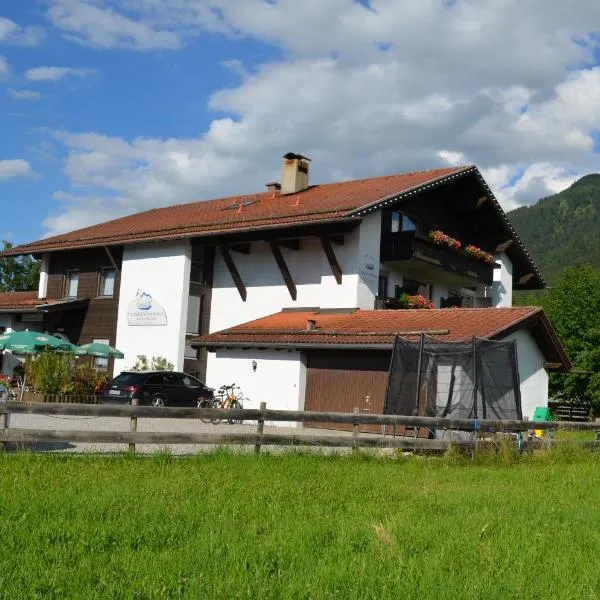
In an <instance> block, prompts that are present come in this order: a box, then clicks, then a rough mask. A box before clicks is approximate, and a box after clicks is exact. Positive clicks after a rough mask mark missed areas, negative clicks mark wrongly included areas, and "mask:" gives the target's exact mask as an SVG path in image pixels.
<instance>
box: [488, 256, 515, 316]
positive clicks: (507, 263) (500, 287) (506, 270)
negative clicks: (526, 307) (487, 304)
mask: <svg viewBox="0 0 600 600" xmlns="http://www.w3.org/2000/svg"><path fill="white" fill-rule="evenodd" d="M494 259H495V261H496V262H497V263H499V264H501V265H502V267H501V268H500V269H494V283H493V284H492V306H493V307H494V308H498V307H509V308H510V307H511V306H512V284H513V278H512V274H513V266H512V262H511V260H510V258H508V255H507V254H506V253H505V252H500V253H498V254H496V256H494Z"/></svg>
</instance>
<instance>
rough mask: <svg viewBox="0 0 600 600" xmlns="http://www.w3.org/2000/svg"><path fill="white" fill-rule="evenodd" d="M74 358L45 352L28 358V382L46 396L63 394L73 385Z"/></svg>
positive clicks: (26, 365)
mask: <svg viewBox="0 0 600 600" xmlns="http://www.w3.org/2000/svg"><path fill="white" fill-rule="evenodd" d="M71 372H72V357H71V356H69V355H67V354H60V353H58V352H52V351H50V350H44V351H43V352H41V353H40V354H38V355H37V356H36V357H35V358H32V357H27V360H26V363H25V373H26V375H27V380H28V381H29V382H31V383H33V385H34V386H35V387H36V388H37V389H38V390H39V391H40V392H42V393H44V394H61V393H65V392H66V391H68V390H69V388H70V386H71V385H72V381H71Z"/></svg>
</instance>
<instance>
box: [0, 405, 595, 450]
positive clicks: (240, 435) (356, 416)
mask: <svg viewBox="0 0 600 600" xmlns="http://www.w3.org/2000/svg"><path fill="white" fill-rule="evenodd" d="M24 414H26V415H44V416H72V417H77V416H79V417H126V418H129V422H130V430H129V431H112V430H104V431H102V430H101V431H96V430H86V431H83V430H82V431H79V430H69V429H25V428H13V427H10V419H9V416H10V415H24ZM139 418H143V419H191V420H194V421H199V420H200V419H203V420H208V419H222V420H223V421H226V420H227V419H234V420H243V421H244V422H247V423H248V422H251V423H252V425H254V427H252V425H248V431H247V432H240V431H228V430H227V426H226V425H221V426H213V427H207V428H206V430H205V431H199V432H142V431H137V424H138V419H139ZM265 422H274V423H277V422H296V423H306V422H313V423H319V422H320V423H349V424H351V425H352V434H351V435H347V434H346V435H344V434H341V433H340V432H338V433H337V434H325V435H323V434H313V433H306V429H299V431H298V432H297V433H288V432H286V431H282V432H273V433H265V432H264V425H265ZM361 425H381V426H383V425H385V426H386V427H389V430H388V431H391V432H393V431H394V429H395V428H406V427H411V428H415V430H418V429H419V428H423V427H425V428H428V429H430V430H431V431H438V432H440V431H446V432H447V431H451V432H452V431H461V432H471V433H476V434H477V436H476V437H477V438H478V439H476V440H467V441H447V440H444V439H423V438H418V437H410V436H406V435H405V436H403V437H400V436H396V435H394V434H393V433H388V434H386V435H378V434H373V433H368V434H365V433H361V431H360V426H361ZM251 427H252V428H251ZM534 427H535V429H536V430H540V429H541V430H545V431H555V430H564V429H576V430H589V431H594V432H596V431H598V430H600V423H599V422H580V421H578V422H566V421H543V422H540V421H538V422H535V423H533V422H531V421H498V420H473V419H454V418H435V417H414V416H403V415H374V414H364V413H360V412H359V409H358V408H356V409H355V411H354V412H353V413H337V412H309V411H287V410H270V409H267V408H266V405H265V404H264V403H262V404H261V407H260V408H259V409H239V410H237V409H236V410H223V409H216V408H215V409H212V408H206V409H199V408H170V407H165V408H158V407H150V406H119V405H110V404H98V405H94V404H49V403H28V402H6V403H0V445H1V447H2V448H4V446H5V444H6V443H8V442H12V443H17V444H35V443H40V442H54V443H58V442H62V443H64V442H72V443H95V444H98V443H114V444H129V448H130V450H132V451H135V445H136V444H160V445H170V444H199V445H245V446H254V450H255V452H260V449H261V447H262V446H272V445H277V446H317V447H318V446H322V447H338V448H344V447H346V448H359V447H366V448H397V449H405V450H413V451H430V452H443V451H445V450H447V449H448V447H449V446H450V445H452V446H455V447H458V448H463V449H473V448H475V447H478V446H479V447H480V446H481V444H482V443H483V444H485V441H486V436H487V437H488V438H489V437H490V434H493V433H526V432H528V431H530V430H531V429H533V428H534ZM403 430H404V429H403ZM526 444H527V442H524V445H526Z"/></svg>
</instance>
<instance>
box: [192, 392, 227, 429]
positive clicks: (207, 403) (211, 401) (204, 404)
mask: <svg viewBox="0 0 600 600" xmlns="http://www.w3.org/2000/svg"><path fill="white" fill-rule="evenodd" d="M196 406H197V407H198V408H223V405H222V404H221V399H220V398H219V397H218V396H215V397H213V398H199V399H198V401H197V402H196ZM200 420H201V421H202V422H203V423H212V424H213V425H218V424H219V423H220V422H221V418H220V417H209V418H206V417H200Z"/></svg>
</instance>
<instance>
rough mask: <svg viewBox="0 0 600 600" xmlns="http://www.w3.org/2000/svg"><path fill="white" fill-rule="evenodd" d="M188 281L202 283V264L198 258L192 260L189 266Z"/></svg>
mask: <svg viewBox="0 0 600 600" xmlns="http://www.w3.org/2000/svg"><path fill="white" fill-rule="evenodd" d="M190 282H191V283H204V264H203V263H202V262H200V261H199V260H192V264H191V267H190Z"/></svg>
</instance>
